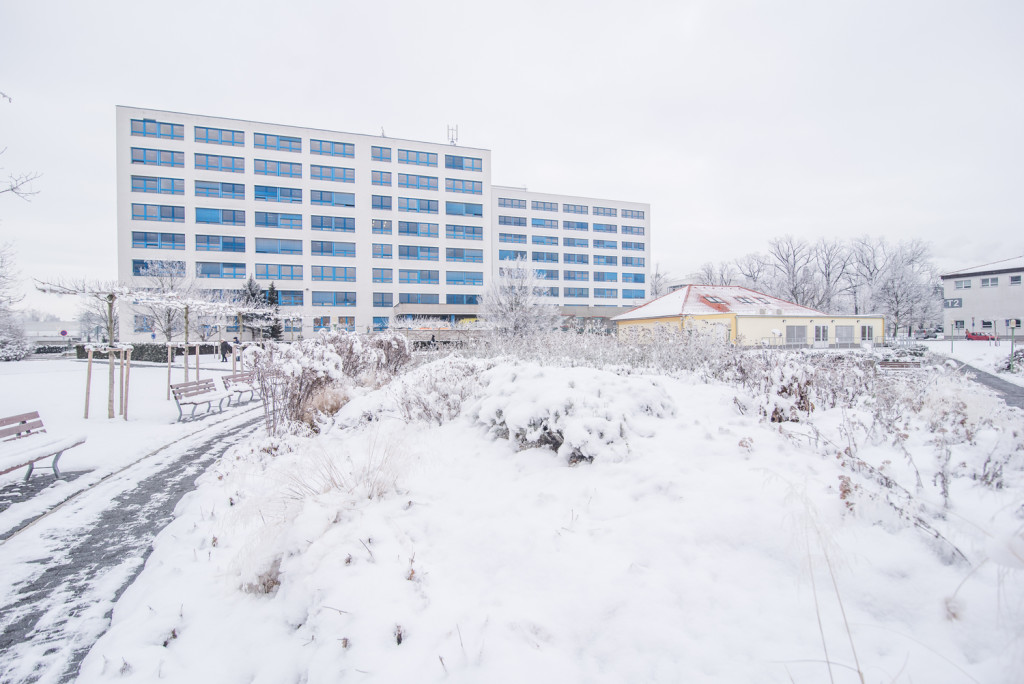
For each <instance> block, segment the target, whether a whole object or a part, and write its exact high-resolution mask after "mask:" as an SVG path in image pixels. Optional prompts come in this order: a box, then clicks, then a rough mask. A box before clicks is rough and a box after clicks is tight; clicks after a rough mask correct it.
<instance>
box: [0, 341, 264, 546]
mask: <svg viewBox="0 0 1024 684" xmlns="http://www.w3.org/2000/svg"><path fill="white" fill-rule="evenodd" d="M201 365H202V367H201V369H200V372H201V374H202V375H201V377H206V375H207V374H210V375H215V374H218V373H220V374H222V373H224V372H230V370H231V363H230V361H229V362H227V363H223V364H222V363H221V362H220V361H219V360H216V359H214V357H205V358H204V359H203V362H202V364H201ZM106 373H107V366H106V364H105V363H95V362H94V365H93V377H92V393H91V401H90V410H89V415H90V418H89V419H85V418H84V417H83V415H84V409H85V384H86V363H85V362H84V361H76V360H69V359H46V358H36V359H28V360H24V361H18V362H8V363H0V416H11V415H17V414H21V413H29V412H31V411H38V412H39V415H40V417H41V418H42V420H43V424H44V425H45V427H46V429H47V432H49V433H50V434H52V435H56V436H65V435H83V436H85V437H86V441H85V443H84V444H82V445H80V446H77V447H74V448H73V449H70V450H68V451H67V452H65V453H64V455H63V456H61V459H60V469H61V471H62V472H66V473H70V474H77V475H79V477H77V478H76V479H74V480H73V481H71V482H68V481H57V482H54V483H53V484H52V485H51V486H49V487H47V488H46V489H45V490H44V491H42V492H40V493H39V494H38V495H37V496H36V497H35V498H33V499H32V500H31V501H29V502H25V503H22V504H19V505H18V506H12V507H10V508H8V509H6V510H4V511H0V534H3V533H5V532H6V531H8V530H10V529H13V528H14V527H16V526H17V525H18V524H19V523H20V522H22V521H23V520H25V519H27V518H29V517H32V516H35V515H38V514H39V513H41V512H43V511H45V510H47V509H49V508H50V507H52V506H53V505H54V504H56V503H58V502H59V501H62V500H63V499H65V498H66V497H67V496H68V495H69V494H70V493H71V492H74V491H78V490H80V489H83V488H85V487H88V486H89V485H91V484H94V483H95V482H97V481H99V480H100V479H102V478H104V477H106V476H107V475H110V474H111V473H113V472H115V471H117V470H119V469H120V468H123V467H124V466H126V465H128V464H129V463H132V462H134V461H136V460H138V459H139V458H141V457H142V456H144V455H146V454H148V453H150V452H152V451H154V450H155V449H159V448H160V447H162V446H164V445H166V444H168V443H169V442H172V441H174V440H177V439H181V438H183V437H185V436H186V435H188V434H190V433H193V432H195V431H196V430H198V429H201V428H202V427H203V426H204V425H205V423H203V422H202V421H200V422H195V423H178V422H177V418H178V409H177V408H176V407H175V404H174V400H173V399H171V400H168V399H167V398H166V396H167V394H166V387H167V367H166V366H160V365H157V364H139V363H137V364H133V365H132V371H131V382H130V386H129V393H128V395H129V406H128V420H127V421H125V420H123V419H122V418H120V417H117V418H115V419H108V418H107V417H106V416H107V374H106ZM189 377H190V378H192V379H194V378H195V375H194V371H193V370H190V375H189ZM183 380H184V374H183V371H182V369H181V367H180V365H179V367H177V368H176V369H175V370H174V372H173V379H172V382H182V381H183ZM115 392H116V389H115ZM114 401H115V405H116V403H117V398H116V395H115V400H114ZM250 408H251V407H250ZM237 411H238V409H237V408H234V407H232V408H231V409H229V410H228V411H227V412H226V413H229V414H230V413H233V412H237ZM49 464H50V459H47V460H45V461H41V462H39V463H38V464H37V465H36V471H35V474H34V475H33V477H35V478H45V477H52V471H51V470H50V469H49ZM24 474H25V471H24V469H22V470H18V471H14V472H11V473H7V474H6V475H0V486H2V485H3V484H4V483H8V482H13V481H16V480H18V479H20V478H22V477H24Z"/></svg>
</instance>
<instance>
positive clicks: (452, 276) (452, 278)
mask: <svg viewBox="0 0 1024 684" xmlns="http://www.w3.org/2000/svg"><path fill="white" fill-rule="evenodd" d="M445 282H446V283H447V284H449V285H483V284H484V274H483V272H482V271H448V272H446V273H445Z"/></svg>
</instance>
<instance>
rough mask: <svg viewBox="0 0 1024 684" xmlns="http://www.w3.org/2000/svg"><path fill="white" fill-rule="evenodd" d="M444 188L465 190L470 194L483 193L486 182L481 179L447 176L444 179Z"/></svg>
mask: <svg viewBox="0 0 1024 684" xmlns="http://www.w3.org/2000/svg"><path fill="white" fill-rule="evenodd" d="M444 189H445V190H446V191H448V192H464V193H467V194H470V195H480V194H483V191H484V184H483V183H481V182H480V181H470V180H460V179H457V178H446V179H445V181H444Z"/></svg>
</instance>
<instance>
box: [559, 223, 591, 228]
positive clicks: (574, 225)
mask: <svg viewBox="0 0 1024 684" xmlns="http://www.w3.org/2000/svg"><path fill="white" fill-rule="evenodd" d="M562 228H564V229H566V230H589V229H590V224H588V223H587V222H586V221H562Z"/></svg>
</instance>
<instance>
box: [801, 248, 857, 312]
mask: <svg viewBox="0 0 1024 684" xmlns="http://www.w3.org/2000/svg"><path fill="white" fill-rule="evenodd" d="M811 255H812V263H813V268H814V272H813V275H812V281H813V282H812V283H811V286H810V291H809V292H808V297H809V298H810V300H811V303H810V304H809V305H808V306H810V307H811V308H812V309H818V310H820V311H834V310H836V308H837V305H838V299H839V297H840V296H841V295H842V294H844V293H845V292H846V291H847V288H848V287H849V278H848V277H847V273H848V271H849V270H850V262H851V261H852V256H851V254H850V250H849V249H848V248H847V247H846V245H844V244H843V243H842V242H841V241H839V240H826V239H824V238H822V239H821V240H818V242H817V243H815V245H814V247H813V248H812V250H811Z"/></svg>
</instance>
